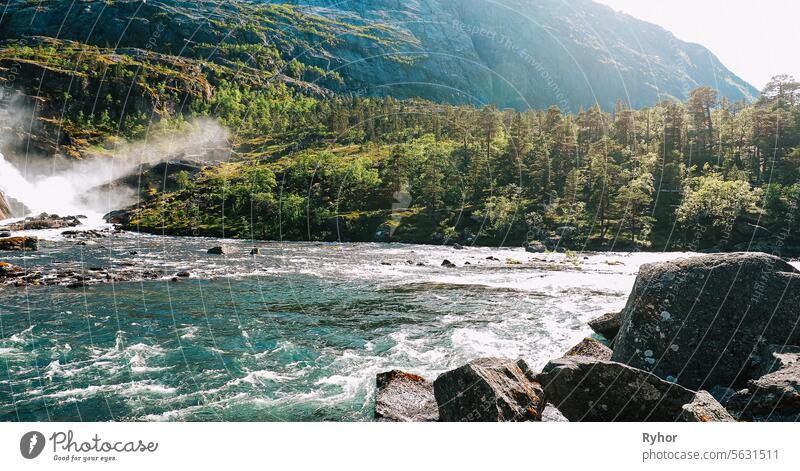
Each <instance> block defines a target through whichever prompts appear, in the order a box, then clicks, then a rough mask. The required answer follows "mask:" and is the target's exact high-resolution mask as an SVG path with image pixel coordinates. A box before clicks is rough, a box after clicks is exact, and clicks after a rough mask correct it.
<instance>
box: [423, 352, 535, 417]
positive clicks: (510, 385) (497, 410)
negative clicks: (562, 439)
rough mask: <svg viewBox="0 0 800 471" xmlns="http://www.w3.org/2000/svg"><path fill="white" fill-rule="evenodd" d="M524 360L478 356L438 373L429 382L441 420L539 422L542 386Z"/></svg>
mask: <svg viewBox="0 0 800 471" xmlns="http://www.w3.org/2000/svg"><path fill="white" fill-rule="evenodd" d="M532 377H533V374H532V373H531V371H530V370H529V368H528V365H527V364H525V362H524V361H522V360H518V361H513V360H507V359H502V358H481V359H478V360H474V361H471V362H470V363H468V364H466V365H464V366H462V367H460V368H457V369H455V370H451V371H448V372H446V373H443V374H441V375H440V376H439V377H438V378H436V381H434V383H433V390H434V395H435V397H436V403H437V404H438V407H439V417H440V420H441V421H443V422H460V421H465V422H524V421H540V420H541V419H542V410H543V409H544V406H545V400H544V396H543V391H542V387H541V385H540V384H538V383H536V382H534V381H532Z"/></svg>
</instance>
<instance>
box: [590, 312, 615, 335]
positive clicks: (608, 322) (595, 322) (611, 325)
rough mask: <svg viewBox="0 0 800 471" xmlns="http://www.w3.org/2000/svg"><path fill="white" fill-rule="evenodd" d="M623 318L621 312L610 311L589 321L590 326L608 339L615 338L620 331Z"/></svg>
mask: <svg viewBox="0 0 800 471" xmlns="http://www.w3.org/2000/svg"><path fill="white" fill-rule="evenodd" d="M621 319H622V313H621V312H608V313H606V314H603V315H602V316H600V317H598V318H596V319H592V320H591V321H589V327H591V329H592V330H593V331H595V332H597V333H598V334H600V335H602V336H603V337H605V338H607V339H608V340H614V337H616V336H617V334H618V333H619V328H620V324H621Z"/></svg>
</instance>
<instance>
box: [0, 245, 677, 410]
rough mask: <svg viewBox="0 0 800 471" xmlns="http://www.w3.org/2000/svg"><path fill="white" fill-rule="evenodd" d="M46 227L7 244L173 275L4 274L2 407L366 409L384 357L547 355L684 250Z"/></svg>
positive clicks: (22, 257) (427, 367) (461, 359)
mask: <svg viewBox="0 0 800 471" xmlns="http://www.w3.org/2000/svg"><path fill="white" fill-rule="evenodd" d="M37 233H38V235H39V236H40V237H42V238H43V240H42V241H41V247H40V250H39V251H38V252H33V253H10V252H7V253H3V254H2V260H3V261H7V262H10V263H13V264H15V265H19V266H22V267H25V268H27V269H36V268H37V267H44V266H52V265H57V264H60V263H66V264H73V265H77V266H80V267H84V268H87V269H88V268H92V267H94V268H95V269H97V268H101V267H102V268H104V269H106V270H109V271H113V269H114V268H115V267H116V266H119V265H120V264H122V263H127V265H129V266H136V267H137V269H141V270H151V271H152V270H156V271H158V272H160V273H161V277H160V279H156V280H149V281H136V282H123V283H114V284H110V283H109V284H99V285H90V286H85V287H81V288H78V289H68V288H65V287H54V286H49V287H38V286H28V287H22V288H17V287H14V286H4V287H0V420H3V421H16V420H23V421H46V420H52V421H106V420H121V421H163V420H180V421H195V420H203V421H207V420H224V421H309V420H314V421H321V420H334V421H342V420H345V421H361V420H370V419H371V417H372V415H373V410H374V394H375V385H374V382H375V374H376V373H378V372H380V371H386V370H390V369H395V368H398V369H402V370H406V371H410V372H414V373H418V374H421V375H423V376H424V377H426V378H429V379H434V378H435V377H436V376H437V375H438V374H440V373H441V372H443V371H446V370H448V369H452V368H455V367H458V366H460V365H462V364H464V363H466V362H468V361H469V360H472V359H475V358H478V357H483V356H501V357H509V358H524V359H526V360H527V361H528V362H529V363H530V364H531V365H532V366H533V367H534V368H537V369H538V368H541V367H542V366H543V365H544V364H545V363H546V362H547V360H549V359H551V358H554V357H557V356H559V355H560V354H561V353H562V352H563V351H565V350H567V349H568V348H569V347H571V346H572V345H573V344H575V343H577V342H578V341H579V340H580V339H581V338H583V337H585V336H587V335H590V334H591V332H590V330H589V329H588V327H587V324H586V323H587V321H588V320H590V319H592V318H594V317H596V316H598V315H600V314H603V313H605V312H608V311H613V310H618V309H620V308H622V307H623V306H624V304H625V301H626V298H627V295H628V293H629V292H630V289H631V288H632V286H633V282H634V280H635V275H636V272H637V271H638V267H639V266H640V265H641V264H642V263H647V262H653V261H661V260H668V259H673V258H677V257H680V256H685V255H686V254H677V253H671V254H663V253H627V254H626V253H595V254H591V253H586V254H530V253H525V251H524V250H522V249H519V248H516V249H508V248H466V249H465V250H455V249H454V248H451V247H442V246H420V245H401V244H327V243H326V244H323V243H301V242H256V243H251V242H245V241H232V240H225V241H221V240H219V239H208V238H173V237H161V236H152V235H143V234H136V233H130V232H126V233H121V234H116V235H114V236H113V237H109V238H106V239H101V240H99V241H98V243H97V244H96V245H88V246H81V245H76V242H75V241H74V240H70V239H66V238H64V237H62V236H60V235H59V231H38V232H37ZM221 243H225V244H227V245H229V246H230V247H231V248H232V249H233V253H231V254H229V255H225V256H213V255H208V254H207V253H206V251H207V249H208V248H209V247H212V246H214V245H219V244H221ZM253 246H256V247H259V248H260V250H261V255H258V256H251V255H250V249H251V248H252V247H253ZM133 253H135V254H133ZM490 257H491V258H490ZM444 259H448V260H450V261H452V262H453V263H454V264H455V265H456V267H455V268H445V267H442V266H441V263H442V261H443V260H444ZM179 271H189V272H190V273H191V277H190V278H187V279H182V281H181V282H174V281H172V279H173V277H174V275H175V274H176V273H178V272H179Z"/></svg>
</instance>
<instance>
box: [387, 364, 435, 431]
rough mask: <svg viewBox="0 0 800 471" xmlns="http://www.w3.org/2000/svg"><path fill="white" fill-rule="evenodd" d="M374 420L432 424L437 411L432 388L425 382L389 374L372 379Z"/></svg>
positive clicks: (398, 372)
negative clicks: (373, 381)
mask: <svg viewBox="0 0 800 471" xmlns="http://www.w3.org/2000/svg"><path fill="white" fill-rule="evenodd" d="M375 382H376V385H377V387H378V392H377V396H376V401H375V418H376V419H378V420H382V421H390V422H435V421H437V420H439V410H438V408H437V407H436V399H435V398H434V396H433V384H431V383H430V381H426V380H425V378H423V377H421V376H419V375H415V374H411V373H405V372H403V371H398V370H393V371H389V372H386V373H379V374H378V376H377V377H376V381H375Z"/></svg>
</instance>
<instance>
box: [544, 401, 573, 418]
mask: <svg viewBox="0 0 800 471" xmlns="http://www.w3.org/2000/svg"><path fill="white" fill-rule="evenodd" d="M542 422H569V419H567V418H566V417H564V414H562V413H561V411H560V410H558V409H556V406H554V405H553V404H550V403H549V402H548V403H547V405H545V406H544V410H543V411H542Z"/></svg>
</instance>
